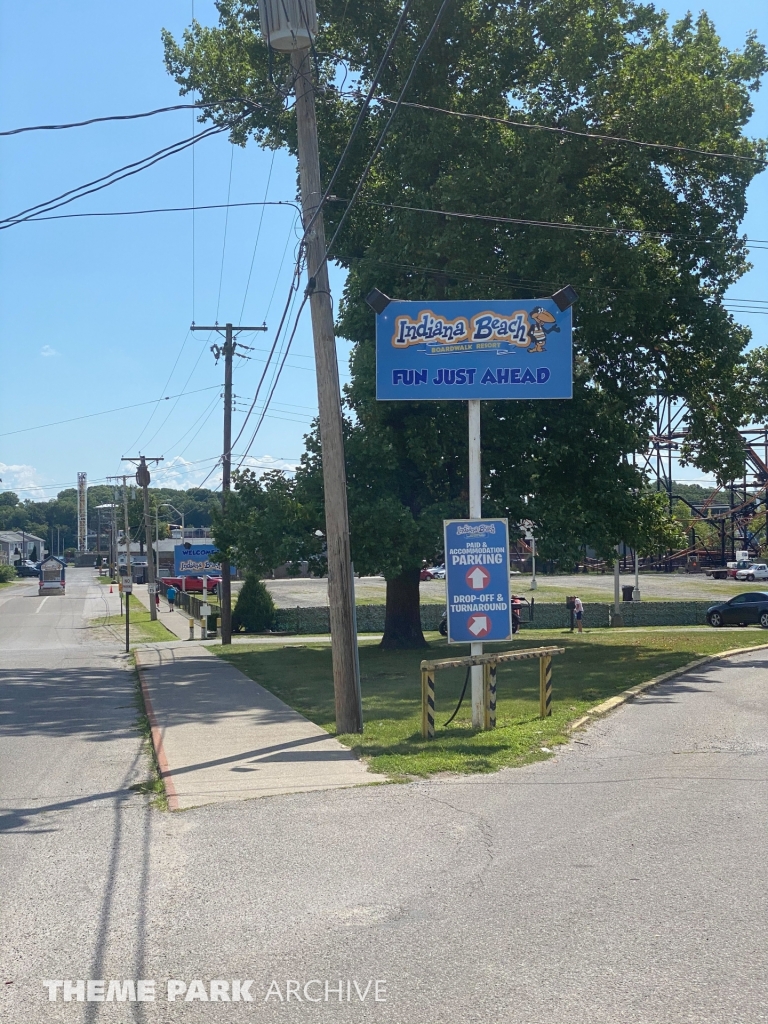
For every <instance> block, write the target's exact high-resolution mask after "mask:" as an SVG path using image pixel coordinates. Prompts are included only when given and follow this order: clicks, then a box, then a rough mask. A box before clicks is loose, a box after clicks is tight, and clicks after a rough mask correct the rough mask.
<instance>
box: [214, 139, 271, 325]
mask: <svg viewBox="0 0 768 1024" xmlns="http://www.w3.org/2000/svg"><path fill="white" fill-rule="evenodd" d="M234 163H235V147H234V146H232V147H231V153H230V155H229V184H228V185H227V203H226V209H227V212H226V213H225V214H224V240H223V242H222V243H221V267H220V268H219V295H218V298H217V299H216V321H215V322H216V323H218V322H219V307H220V306H221V285H222V283H223V281H224V256H225V254H226V251H227V228H228V227H229V198H230V196H231V195H232V167H233V166H234ZM263 215H264V210H263V207H262V216H263Z"/></svg>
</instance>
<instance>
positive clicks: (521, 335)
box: [376, 299, 573, 401]
mask: <svg viewBox="0 0 768 1024" xmlns="http://www.w3.org/2000/svg"><path fill="white" fill-rule="evenodd" d="M571 332H572V317H571V310H570V308H568V309H566V310H564V311H561V310H559V309H558V307H557V305H556V304H555V302H554V301H553V300H552V299H520V300H514V299H500V300H488V301H481V302H478V301H471V302H469V301H467V302H402V301H399V300H397V299H393V300H392V301H391V302H390V303H389V304H388V305H387V306H386V308H385V309H383V310H382V312H380V313H378V314H377V316H376V397H377V398H378V399H380V400H385V401H388V400H395V401H424V400H432V401H434V400H435V399H440V400H445V399H449V400H450V399H453V400H459V401H466V400H467V399H490V400H493V399H510V398H520V399H531V398H571V397H572V393H573V370H572V355H571Z"/></svg>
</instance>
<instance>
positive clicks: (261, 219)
mask: <svg viewBox="0 0 768 1024" xmlns="http://www.w3.org/2000/svg"><path fill="white" fill-rule="evenodd" d="M276 152H277V151H276V150H274V149H273V150H272V159H271V160H270V162H269V174H268V175H267V187H266V188H265V189H264V201H263V202H262V203H261V217H259V226H258V228H257V229H256V241H255V242H254V243H253V255H252V256H251V265H250V267H249V269H248V280H247V281H246V282H245V294H244V295H243V304H242V306H241V307H240V317H239V322H240V323H242V322H243V311H244V310H245V303H246V300H247V298H248V289H249V288H250V287H251V274H252V273H253V264H254V261H255V259H256V250H257V249H258V247H259V239H260V238H261V226H262V224H263V223H264V211H265V210H266V207H267V196H268V195H269V183H270V182H271V181H272V169H273V167H274V166H275V154H276ZM297 209H298V206H297ZM289 237H290V236H289ZM280 266H281V268H282V263H281V264H280Z"/></svg>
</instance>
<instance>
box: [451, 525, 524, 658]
mask: <svg viewBox="0 0 768 1024" xmlns="http://www.w3.org/2000/svg"><path fill="white" fill-rule="evenodd" d="M444 529H445V584H446V594H447V598H448V643H449V644H465V643H479V642H483V643H488V642H489V641H493V640H511V639H512V611H511V602H510V586H509V530H508V527H507V520H506V519H446V520H445V522H444Z"/></svg>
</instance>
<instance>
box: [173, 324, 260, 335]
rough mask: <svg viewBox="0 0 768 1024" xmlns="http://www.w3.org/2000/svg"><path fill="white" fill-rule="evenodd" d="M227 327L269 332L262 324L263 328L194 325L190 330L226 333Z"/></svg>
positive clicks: (238, 329)
mask: <svg viewBox="0 0 768 1024" xmlns="http://www.w3.org/2000/svg"><path fill="white" fill-rule="evenodd" d="M227 327H231V328H232V330H233V331H237V332H238V334H239V333H240V331H266V330H268V328H267V325H266V324H262V326H261V327H235V326H234V325H233V324H216V326H215V327H201V326H199V325H198V324H192V326H191V327H190V328H189V329H190V331H219V332H221V331H225V330H226V329H227Z"/></svg>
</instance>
